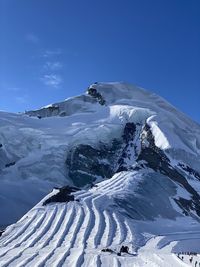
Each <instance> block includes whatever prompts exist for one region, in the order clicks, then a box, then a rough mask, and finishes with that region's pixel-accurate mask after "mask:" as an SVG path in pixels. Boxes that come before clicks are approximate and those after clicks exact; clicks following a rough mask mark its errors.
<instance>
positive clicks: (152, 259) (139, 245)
mask: <svg viewBox="0 0 200 267" xmlns="http://www.w3.org/2000/svg"><path fill="white" fill-rule="evenodd" d="M0 177H1V187H0V205H1V216H0V225H1V226H2V228H3V227H4V226H5V225H9V224H11V223H14V222H16V220H18V219H20V218H21V217H22V216H23V215H24V214H25V215H24V216H23V217H22V218H21V219H20V220H19V221H18V222H17V223H15V224H13V225H11V226H8V227H7V228H6V230H5V232H4V233H3V234H2V237H1V238H0V266H4V267H5V266H77V267H78V266H85V267H88V266H105V267H107V266H188V265H187V263H188V264H190V262H189V256H185V255H184V256H183V257H185V258H184V262H183V261H182V260H180V259H179V258H178V257H177V256H175V254H172V253H171V252H174V253H180V252H188V251H190V252H191V251H192V252H199V250H200V245H199V244H200V223H199V222H200V126H199V125H198V124H197V123H195V122H193V121H191V120H190V119H189V118H188V117H187V116H186V115H184V114H183V113H181V112H179V111H178V110H176V109H175V108H174V107H173V106H172V105H170V104H169V103H167V102H166V101H165V100H164V99H162V98H161V97H159V96H157V95H155V94H153V93H151V92H148V91H146V90H144V89H142V88H138V87H136V86H132V85H129V84H126V83H95V84H92V85H91V86H90V87H89V88H88V89H87V91H86V93H85V94H83V95H80V96H77V97H74V98H69V99H66V100H65V101H63V102H60V103H56V104H52V105H49V106H46V107H44V108H41V109H39V110H35V111H28V112H26V113H25V114H11V113H5V112H1V113H0ZM53 187H56V188H57V189H54V190H53V191H52V192H51V193H49V192H50V191H51V190H52V188H53ZM59 188H61V189H59ZM43 197H44V199H43V200H41V199H42V198H43ZM40 200H41V201H40ZM39 201H40V202H39ZM37 202H39V204H37V205H35V204H36V203H37ZM33 206H34V207H33ZM28 210H30V211H28ZM26 212H27V213H26ZM122 245H124V246H128V247H129V252H130V253H129V254H127V253H122V255H121V256H119V255H117V252H119V250H120V248H121V246H122ZM106 248H109V249H111V250H112V251H113V252H110V253H108V252H103V251H102V249H106ZM179 257H180V256H179ZM181 257H182V256H181ZM195 257H196V258H195ZM198 261H200V259H199V258H198V255H197V256H194V259H193V262H192V263H191V264H195V263H196V262H197V263H198ZM197 263H196V266H198V265H197ZM184 264H186V265H184ZM198 264H199V263H198ZM194 266H195V265H194Z"/></svg>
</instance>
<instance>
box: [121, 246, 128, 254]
mask: <svg viewBox="0 0 200 267" xmlns="http://www.w3.org/2000/svg"><path fill="white" fill-rule="evenodd" d="M120 253H129V247H128V246H122V247H121V248H120Z"/></svg>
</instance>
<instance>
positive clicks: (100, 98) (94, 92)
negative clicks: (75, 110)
mask: <svg viewBox="0 0 200 267" xmlns="http://www.w3.org/2000/svg"><path fill="white" fill-rule="evenodd" d="M87 93H88V95H90V96H92V97H93V98H95V99H96V100H97V102H99V104H100V105H105V103H106V101H105V99H104V98H103V96H102V95H101V94H100V93H99V92H97V89H95V88H92V87H89V88H88V90H87Z"/></svg>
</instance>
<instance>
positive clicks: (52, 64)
mask: <svg viewBox="0 0 200 267" xmlns="http://www.w3.org/2000/svg"><path fill="white" fill-rule="evenodd" d="M95 81H126V82H130V83H133V84H136V85H139V86H142V87H144V88H146V89H149V90H151V91H154V92H155V93H157V94H159V95H161V96H163V97H164V98H166V99H167V100H168V101H169V102H171V103H172V104H173V105H175V106H176V107H178V108H179V109H180V110H182V111H183V112H185V113H187V114H188V115H189V116H190V117H192V118H193V119H195V120H196V121H199V122H200V108H199V105H200V1H199V0H73V1H72V0H41V1H39V0H38V1H37V0H19V1H17V0H0V109H1V110H9V111H24V110H29V109H34V108H38V107H40V106H43V105H46V104H49V103H52V102H56V101H60V100H63V99H65V98H67V97H69V96H73V95H77V94H80V93H82V92H83V91H85V89H86V88H87V86H88V85H89V84H91V83H93V82H95Z"/></svg>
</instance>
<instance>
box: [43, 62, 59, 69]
mask: <svg viewBox="0 0 200 267" xmlns="http://www.w3.org/2000/svg"><path fill="white" fill-rule="evenodd" d="M62 67H63V64H62V63H61V62H59V61H56V62H50V61H47V62H46V63H45V64H44V70H46V71H57V70H60V69H62Z"/></svg>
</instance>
